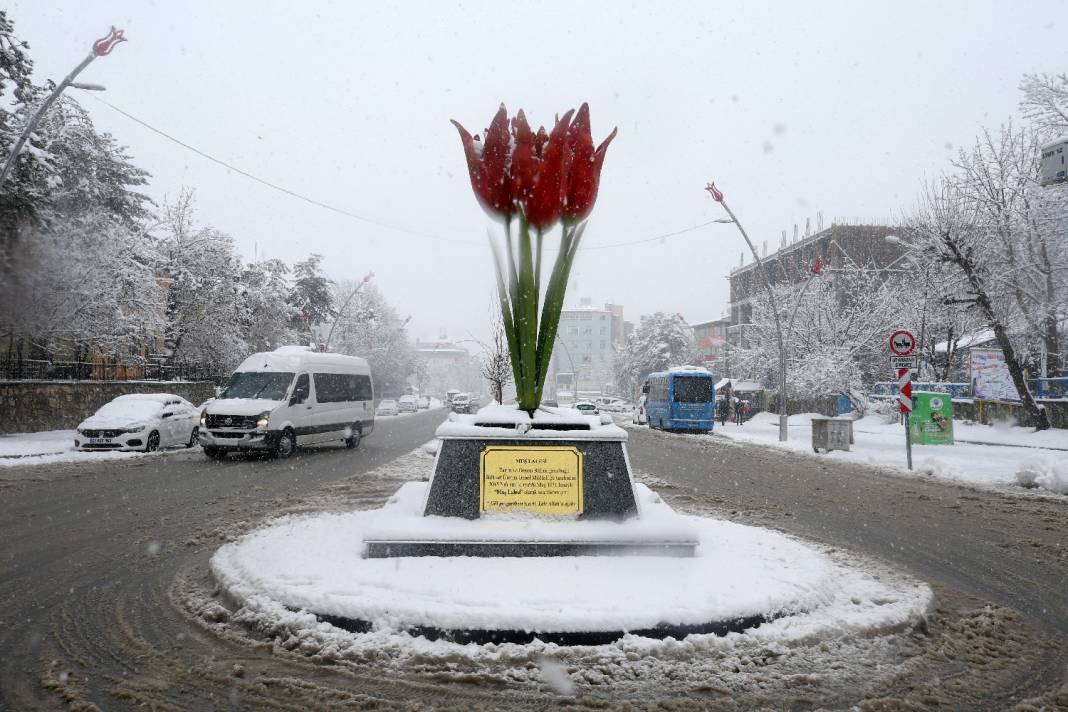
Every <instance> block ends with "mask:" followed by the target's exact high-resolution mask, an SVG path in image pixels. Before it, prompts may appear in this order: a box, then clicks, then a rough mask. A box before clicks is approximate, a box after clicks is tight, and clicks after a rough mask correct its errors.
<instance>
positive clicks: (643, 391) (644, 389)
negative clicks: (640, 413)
mask: <svg viewBox="0 0 1068 712" xmlns="http://www.w3.org/2000/svg"><path fill="white" fill-rule="evenodd" d="M642 393H645V394H648V393H649V384H648V383H645V384H643V385H642Z"/></svg>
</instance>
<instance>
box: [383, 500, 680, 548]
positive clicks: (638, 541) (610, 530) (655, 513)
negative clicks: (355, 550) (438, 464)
mask: <svg viewBox="0 0 1068 712" xmlns="http://www.w3.org/2000/svg"><path fill="white" fill-rule="evenodd" d="M432 488H433V484H432V483H431V484H429V485H428V484H427V483H425V482H409V483H407V484H405V485H403V486H402V487H401V489H400V490H399V491H398V492H397V494H396V495H394V496H393V497H392V498H390V501H389V503H388V504H387V505H386V508H385V509H384V510H383V512H385V513H388V516H383V517H379V518H377V519H376V520H375V521H374V522H373V523H370V524H368V526H367V527H366V528H365V529H364V530H363V545H364V551H363V555H364V556H365V557H367V558H372V559H377V558H387V557H392V556H509V557H516V556H520V557H525V556H605V555H608V556H682V557H689V556H693V555H694V550H695V549H696V547H697V541H698V537H697V530H696V529H694V527H693V525H692V524H691V523H690V522H689V521H688V520H687V519H686V518H684V517H680V516H678V515H676V514H675V513H674V512H673V511H672V510H671V508H670V507H668V506H667V505H665V504H664V503H663V502H661V501H660V499H659V498H658V497H655V496H652V494H651V493H650V496H649V497H647V498H646V500H645V501H643V502H641V503H640V512H641V514H640V516H635V517H633V518H631V519H628V520H623V521H612V520H589V519H587V520H582V519H577V518H570V519H569V518H560V517H556V516H540V517H539V516H536V515H530V514H513V513H506V512H505V513H493V514H484V515H483V516H482V517H480V518H479V519H475V520H469V519H464V518H461V517H439V516H429V517H428V516H424V514H423V512H424V509H425V503H426V502H427V501H428V500H429V492H430V490H432Z"/></svg>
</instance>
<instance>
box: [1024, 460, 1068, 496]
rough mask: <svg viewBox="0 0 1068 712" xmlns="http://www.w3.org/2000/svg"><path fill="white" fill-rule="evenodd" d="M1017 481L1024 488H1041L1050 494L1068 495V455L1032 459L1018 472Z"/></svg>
mask: <svg viewBox="0 0 1068 712" xmlns="http://www.w3.org/2000/svg"><path fill="white" fill-rule="evenodd" d="M1016 481H1017V482H1019V483H1020V484H1021V485H1022V486H1024V487H1041V488H1043V489H1047V490H1049V491H1050V492H1056V493H1058V494H1068V455H1066V456H1064V457H1061V458H1053V457H1049V456H1047V457H1040V458H1030V459H1028V460H1026V461H1025V462H1024V463H1023V464H1022V465H1021V466H1020V469H1019V470H1017V471H1016Z"/></svg>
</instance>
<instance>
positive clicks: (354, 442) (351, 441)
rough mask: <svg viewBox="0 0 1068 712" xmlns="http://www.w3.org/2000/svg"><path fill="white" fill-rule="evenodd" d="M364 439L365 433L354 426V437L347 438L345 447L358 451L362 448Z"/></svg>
mask: <svg viewBox="0 0 1068 712" xmlns="http://www.w3.org/2000/svg"><path fill="white" fill-rule="evenodd" d="M362 439H363V432H362V431H361V430H360V426H359V425H353V426H352V435H350V436H349V437H347V438H345V447H347V448H348V449H349V450H358V449H359V447H360V440H362Z"/></svg>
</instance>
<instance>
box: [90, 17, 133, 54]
mask: <svg viewBox="0 0 1068 712" xmlns="http://www.w3.org/2000/svg"><path fill="white" fill-rule="evenodd" d="M125 41H126V35H125V34H123V30H116V29H115V26H114V25H112V26H111V32H109V33H107V35H106V36H104V37H101V38H100V39H98V40H97V41H96V42H94V43H93V54H94V55H96V56H97V57H104V56H106V55H109V54H111V50H113V49H115V45H117V44H118V43H120V42H125Z"/></svg>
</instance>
